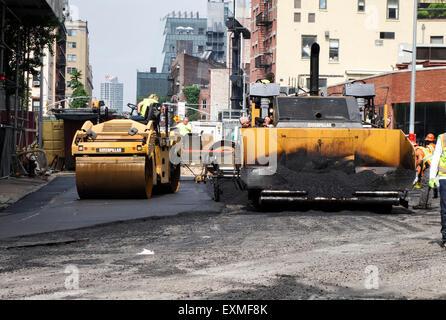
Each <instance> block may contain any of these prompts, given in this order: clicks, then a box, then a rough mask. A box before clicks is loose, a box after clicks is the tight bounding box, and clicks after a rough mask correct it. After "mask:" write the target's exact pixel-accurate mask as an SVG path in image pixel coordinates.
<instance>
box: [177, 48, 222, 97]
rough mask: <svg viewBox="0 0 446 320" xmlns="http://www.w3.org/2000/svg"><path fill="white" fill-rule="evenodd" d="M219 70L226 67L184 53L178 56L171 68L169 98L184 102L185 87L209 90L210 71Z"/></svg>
mask: <svg viewBox="0 0 446 320" xmlns="http://www.w3.org/2000/svg"><path fill="white" fill-rule="evenodd" d="M218 68H225V65H224V64H222V63H218V62H215V61H212V60H204V59H201V58H197V57H193V56H190V55H188V54H184V53H180V54H178V55H177V57H176V58H175V60H174V61H173V62H172V65H171V68H170V81H171V86H170V91H169V96H177V97H178V99H179V100H180V101H184V97H183V95H182V94H183V89H184V88H185V87H190V86H197V87H199V88H207V87H208V86H209V70H210V69H218Z"/></svg>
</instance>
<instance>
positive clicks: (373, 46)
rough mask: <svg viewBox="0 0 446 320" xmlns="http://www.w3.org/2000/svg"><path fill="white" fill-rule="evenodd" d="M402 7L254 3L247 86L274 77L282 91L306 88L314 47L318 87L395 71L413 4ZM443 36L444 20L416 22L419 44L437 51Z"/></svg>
mask: <svg viewBox="0 0 446 320" xmlns="http://www.w3.org/2000/svg"><path fill="white" fill-rule="evenodd" d="M403 2H404V1H399V0H367V1H365V0H345V1H342V5H340V4H339V1H335V0H310V1H301V0H280V1H278V0H252V1H251V10H252V24H251V81H255V80H257V79H259V78H262V77H265V76H266V74H267V73H268V72H273V73H275V74H276V82H278V83H280V84H281V85H282V86H291V87H294V88H298V87H300V88H308V82H309V70H310V48H311V45H312V44H313V43H314V42H318V43H319V45H320V48H321V50H320V82H319V83H320V85H321V86H326V85H332V84H336V83H340V82H343V81H348V80H354V79H359V78H363V77H367V76H373V75H376V74H379V73H382V72H388V71H393V70H395V69H396V68H397V66H396V64H397V63H398V58H399V56H404V55H407V46H408V47H409V49H410V50H411V43H412V31H413V10H414V8H413V2H411V5H408V4H406V3H403ZM430 2H434V1H430ZM423 25H424V27H423ZM445 30H446V23H445V20H443V21H438V20H431V21H427V20H425V21H420V20H419V21H418V44H420V43H422V42H423V41H428V39H430V41H431V43H432V44H433V45H437V44H435V43H438V42H441V41H442V39H444V37H446V31H445ZM423 39H424V40H423ZM437 41H438V42H437ZM409 54H410V53H409Z"/></svg>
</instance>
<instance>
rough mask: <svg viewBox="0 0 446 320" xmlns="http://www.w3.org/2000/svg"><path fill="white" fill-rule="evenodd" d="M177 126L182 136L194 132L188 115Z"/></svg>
mask: <svg viewBox="0 0 446 320" xmlns="http://www.w3.org/2000/svg"><path fill="white" fill-rule="evenodd" d="M176 128H177V129H178V133H179V134H180V135H181V136H183V137H184V136H185V135H186V134H188V133H191V132H192V126H191V124H190V123H189V119H188V118H187V117H186V118H184V119H183V122H181V123H179V124H178V125H177V126H176Z"/></svg>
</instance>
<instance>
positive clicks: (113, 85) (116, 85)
mask: <svg viewBox="0 0 446 320" xmlns="http://www.w3.org/2000/svg"><path fill="white" fill-rule="evenodd" d="M101 100H103V101H104V102H105V105H106V106H107V107H110V108H113V109H116V110H117V111H118V113H122V111H123V108H124V84H123V83H120V82H119V81H118V78H117V77H114V78H110V77H109V76H106V77H105V82H103V83H101Z"/></svg>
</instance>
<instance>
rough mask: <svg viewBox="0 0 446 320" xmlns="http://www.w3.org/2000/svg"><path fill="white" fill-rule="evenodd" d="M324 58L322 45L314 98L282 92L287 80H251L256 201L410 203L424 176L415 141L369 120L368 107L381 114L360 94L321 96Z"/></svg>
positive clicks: (249, 178)
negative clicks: (418, 169)
mask: <svg viewBox="0 0 446 320" xmlns="http://www.w3.org/2000/svg"><path fill="white" fill-rule="evenodd" d="M318 59H319V45H317V44H314V45H313V47H312V55H311V79H310V82H311V91H310V96H292V97H290V96H280V87H279V84H275V83H271V84H262V83H253V84H251V87H250V98H251V101H252V105H251V109H250V110H249V112H248V113H249V117H250V118H251V121H252V122H251V127H250V128H242V129H241V137H242V138H241V155H242V164H241V169H240V178H241V180H242V181H243V182H244V184H245V185H246V188H247V189H248V194H249V197H250V198H251V200H252V201H254V203H255V204H269V203H275V202H287V203H292V204H303V203H308V202H325V203H332V202H344V203H363V204H369V203H370V204H380V205H384V206H386V207H387V208H391V206H392V205H398V204H402V205H404V206H407V201H406V200H405V196H406V195H407V192H408V191H409V190H411V189H412V186H413V182H414V180H415V178H416V170H415V168H416V166H415V150H414V148H413V145H412V144H411V143H410V141H409V140H408V139H407V138H406V136H405V135H404V133H403V132H402V131H401V130H390V129H385V128H383V129H380V128H375V126H374V125H373V123H366V122H365V121H364V116H363V115H364V112H366V113H367V114H372V115H373V114H374V112H369V111H370V110H362V109H361V108H360V107H359V106H358V103H357V99H355V98H354V97H349V96H328V97H321V96H319V85H318V79H319V70H318V68H319V66H318V64H319V60H318ZM267 117H269V118H270V119H271V120H272V124H270V125H267V122H265V118H267ZM270 119H268V122H269V120H270ZM367 119H368V118H367Z"/></svg>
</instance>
